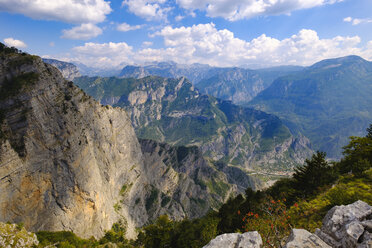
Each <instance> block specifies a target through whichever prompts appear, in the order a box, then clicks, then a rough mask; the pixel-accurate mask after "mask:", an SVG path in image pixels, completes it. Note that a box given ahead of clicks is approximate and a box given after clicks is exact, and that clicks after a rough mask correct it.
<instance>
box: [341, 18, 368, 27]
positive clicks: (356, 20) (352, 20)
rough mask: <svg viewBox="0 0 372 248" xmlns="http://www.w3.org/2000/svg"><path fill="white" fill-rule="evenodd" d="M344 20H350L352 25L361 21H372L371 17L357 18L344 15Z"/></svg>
mask: <svg viewBox="0 0 372 248" xmlns="http://www.w3.org/2000/svg"><path fill="white" fill-rule="evenodd" d="M344 22H351V24H353V25H358V24H361V23H372V19H371V18H364V19H359V18H352V17H350V16H349V17H346V18H344Z"/></svg>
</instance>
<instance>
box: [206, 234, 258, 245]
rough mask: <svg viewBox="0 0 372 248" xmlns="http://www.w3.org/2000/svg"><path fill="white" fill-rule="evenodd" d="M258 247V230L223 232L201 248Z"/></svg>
mask: <svg viewBox="0 0 372 248" xmlns="http://www.w3.org/2000/svg"><path fill="white" fill-rule="evenodd" d="M222 247H223V248H260V247H262V238H261V235H260V234H258V232H246V233H243V234H240V233H225V234H222V235H219V236H217V237H216V238H215V239H213V240H212V241H211V242H209V243H208V244H207V245H206V246H204V247H203V248H222Z"/></svg>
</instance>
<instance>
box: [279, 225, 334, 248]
mask: <svg viewBox="0 0 372 248" xmlns="http://www.w3.org/2000/svg"><path fill="white" fill-rule="evenodd" d="M284 247H285V248H331V246H329V245H328V244H326V243H325V242H324V241H323V240H321V239H320V238H319V237H318V236H317V235H315V234H312V233H310V232H308V231H306V230H304V229H293V230H292V232H291V235H290V236H289V238H288V240H287V244H286V245H285V246H284Z"/></svg>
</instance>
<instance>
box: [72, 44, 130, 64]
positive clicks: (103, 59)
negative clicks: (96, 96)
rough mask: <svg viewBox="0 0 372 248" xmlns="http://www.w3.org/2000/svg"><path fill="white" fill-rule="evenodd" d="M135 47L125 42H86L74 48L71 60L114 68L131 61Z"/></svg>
mask: <svg viewBox="0 0 372 248" xmlns="http://www.w3.org/2000/svg"><path fill="white" fill-rule="evenodd" d="M132 50H133V48H132V47H131V46H129V45H128V44H127V43H125V42H120V43H113V42H109V43H92V42H88V43H85V44H84V46H78V47H74V48H73V54H72V55H70V59H69V60H70V61H79V62H81V63H83V64H85V65H87V66H90V67H95V68H114V67H118V66H119V65H120V64H121V63H122V62H126V61H131V57H133V51H132Z"/></svg>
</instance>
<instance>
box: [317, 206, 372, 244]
mask: <svg viewBox="0 0 372 248" xmlns="http://www.w3.org/2000/svg"><path fill="white" fill-rule="evenodd" d="M371 215H372V207H371V206H369V205H368V204H367V203H365V202H363V201H356V202H354V203H353V204H349V205H347V206H344V205H341V206H335V207H333V208H332V209H331V210H329V211H328V213H327V215H326V216H325V217H324V219H323V226H322V228H321V230H317V231H316V234H317V235H318V236H319V237H320V238H322V239H323V240H324V241H325V242H327V244H329V245H331V246H332V247H343V248H351V247H359V246H360V245H361V243H363V242H364V243H368V242H369V240H370V236H369V235H368V230H370V229H369V228H370V225H371V222H370V220H369V219H370V218H371ZM365 229H366V230H365ZM365 232H367V233H366V234H364V233H365ZM362 235H363V237H362ZM366 247H368V246H366Z"/></svg>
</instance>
